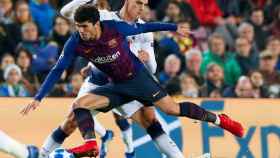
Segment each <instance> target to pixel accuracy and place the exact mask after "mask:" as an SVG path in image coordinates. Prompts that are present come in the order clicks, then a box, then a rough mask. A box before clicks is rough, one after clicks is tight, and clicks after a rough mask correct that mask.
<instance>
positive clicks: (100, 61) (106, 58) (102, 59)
mask: <svg viewBox="0 0 280 158" xmlns="http://www.w3.org/2000/svg"><path fill="white" fill-rule="evenodd" d="M120 55H121V53H120V52H119V51H117V52H116V53H114V54H112V55H107V56H101V57H100V56H98V57H97V58H95V59H94V60H93V62H94V63H97V64H106V63H111V62H114V61H115V60H116V59H117V58H119V56H120Z"/></svg>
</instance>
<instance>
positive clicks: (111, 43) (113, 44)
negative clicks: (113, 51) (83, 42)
mask: <svg viewBox="0 0 280 158" xmlns="http://www.w3.org/2000/svg"><path fill="white" fill-rule="evenodd" d="M117 45H118V42H117V40H116V39H115V38H113V39H111V40H110V41H109V42H108V46H109V47H110V48H115V47H117Z"/></svg>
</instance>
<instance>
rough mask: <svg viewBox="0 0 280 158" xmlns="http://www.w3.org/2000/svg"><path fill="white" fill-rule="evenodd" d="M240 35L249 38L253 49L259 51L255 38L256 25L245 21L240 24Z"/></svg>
mask: <svg viewBox="0 0 280 158" xmlns="http://www.w3.org/2000/svg"><path fill="white" fill-rule="evenodd" d="M238 36H239V37H244V38H247V40H248V41H249V42H250V43H251V46H252V50H253V51H254V52H259V49H258V47H257V43H256V41H255V40H254V27H253V26H252V25H251V24H250V23H247V22H243V23H241V24H240V25H239V27H238Z"/></svg>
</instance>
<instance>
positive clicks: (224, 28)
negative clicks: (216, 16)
mask: <svg viewBox="0 0 280 158" xmlns="http://www.w3.org/2000/svg"><path fill="white" fill-rule="evenodd" d="M217 3H218V5H219V7H220V9H221V10H222V12H223V17H224V19H225V23H224V25H219V26H217V27H216V28H215V32H217V33H219V34H221V35H223V36H224V39H225V41H226V45H227V46H228V48H229V49H230V50H233V48H234V41H235V38H236V37H237V36H238V35H237V34H238V33H237V26H238V24H239V23H240V18H239V17H240V10H239V7H240V6H239V0H230V1H225V0H217Z"/></svg>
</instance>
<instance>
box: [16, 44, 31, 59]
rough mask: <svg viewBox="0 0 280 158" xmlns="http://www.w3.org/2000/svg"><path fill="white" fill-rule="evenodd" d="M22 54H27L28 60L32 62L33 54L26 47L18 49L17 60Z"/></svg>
mask: <svg viewBox="0 0 280 158" xmlns="http://www.w3.org/2000/svg"><path fill="white" fill-rule="evenodd" d="M21 52H25V53H26V54H27V56H28V58H29V59H30V61H32V53H31V52H30V51H29V50H28V49H26V48H24V47H19V48H17V49H16V58H18V57H19V55H20V53H21Z"/></svg>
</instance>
